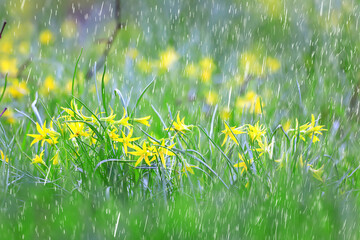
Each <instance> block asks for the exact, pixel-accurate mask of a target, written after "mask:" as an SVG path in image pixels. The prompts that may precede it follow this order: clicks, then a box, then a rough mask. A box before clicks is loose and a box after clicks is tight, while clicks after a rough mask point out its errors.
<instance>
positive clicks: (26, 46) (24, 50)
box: [19, 41, 30, 55]
mask: <svg viewBox="0 0 360 240" xmlns="http://www.w3.org/2000/svg"><path fill="white" fill-rule="evenodd" d="M29 51H30V43H29V42H27V41H22V42H21V43H20V45H19V52H20V53H21V54H23V55H27V54H29Z"/></svg>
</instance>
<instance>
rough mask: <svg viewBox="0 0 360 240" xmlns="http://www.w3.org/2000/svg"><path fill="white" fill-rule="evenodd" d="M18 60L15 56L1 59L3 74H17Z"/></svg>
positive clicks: (0, 65)
mask: <svg viewBox="0 0 360 240" xmlns="http://www.w3.org/2000/svg"><path fill="white" fill-rule="evenodd" d="M16 65H17V61H16V59H15V58H3V59H0V71H1V73H3V74H6V73H9V75H11V76H16V75H17V73H18V68H17V66H16Z"/></svg>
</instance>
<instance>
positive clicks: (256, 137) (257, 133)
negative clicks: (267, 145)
mask: <svg viewBox="0 0 360 240" xmlns="http://www.w3.org/2000/svg"><path fill="white" fill-rule="evenodd" d="M247 133H248V135H249V137H250V139H251V141H261V137H262V136H264V135H265V134H266V128H265V127H264V126H263V125H259V122H257V123H255V125H254V126H252V125H251V124H247Z"/></svg>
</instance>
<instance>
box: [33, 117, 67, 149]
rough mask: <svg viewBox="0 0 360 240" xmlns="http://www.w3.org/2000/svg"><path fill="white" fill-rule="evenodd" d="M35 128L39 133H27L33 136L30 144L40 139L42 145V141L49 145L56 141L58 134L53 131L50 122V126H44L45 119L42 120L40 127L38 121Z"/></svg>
mask: <svg viewBox="0 0 360 240" xmlns="http://www.w3.org/2000/svg"><path fill="white" fill-rule="evenodd" d="M36 130H37V131H38V133H39V134H27V136H29V137H33V138H34V140H33V141H32V142H31V144H30V146H32V145H33V144H35V143H37V142H39V141H41V146H44V142H47V143H49V144H51V145H54V144H56V143H57V142H58V141H57V136H59V135H60V134H59V133H58V132H56V131H54V129H53V124H52V122H51V123H50V128H46V121H44V124H43V126H42V127H40V125H39V123H36Z"/></svg>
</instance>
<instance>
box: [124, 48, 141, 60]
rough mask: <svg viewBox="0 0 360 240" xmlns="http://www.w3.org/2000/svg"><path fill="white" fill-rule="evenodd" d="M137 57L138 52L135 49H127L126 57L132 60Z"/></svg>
mask: <svg viewBox="0 0 360 240" xmlns="http://www.w3.org/2000/svg"><path fill="white" fill-rule="evenodd" d="M138 55H139V51H138V50H137V49H136V48H129V49H128V50H127V52H126V56H128V57H129V58H130V59H132V60H134V59H136V57H137V56H138Z"/></svg>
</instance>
